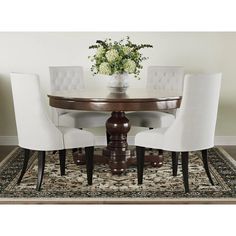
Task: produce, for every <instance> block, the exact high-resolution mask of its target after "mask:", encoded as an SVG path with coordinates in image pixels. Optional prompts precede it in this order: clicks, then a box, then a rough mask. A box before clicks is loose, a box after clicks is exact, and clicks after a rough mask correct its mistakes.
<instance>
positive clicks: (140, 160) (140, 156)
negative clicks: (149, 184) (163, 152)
mask: <svg viewBox="0 0 236 236" xmlns="http://www.w3.org/2000/svg"><path fill="white" fill-rule="evenodd" d="M144 154H145V148H144V147H139V146H137V147H136V155H137V171H138V184H142V183H143V167H144Z"/></svg>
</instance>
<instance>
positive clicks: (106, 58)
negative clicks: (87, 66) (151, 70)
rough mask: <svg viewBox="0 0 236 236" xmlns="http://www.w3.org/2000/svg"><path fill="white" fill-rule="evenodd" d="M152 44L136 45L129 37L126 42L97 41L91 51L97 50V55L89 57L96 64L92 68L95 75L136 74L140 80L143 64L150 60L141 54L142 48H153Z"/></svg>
mask: <svg viewBox="0 0 236 236" xmlns="http://www.w3.org/2000/svg"><path fill="white" fill-rule="evenodd" d="M152 47H153V46H152V45H150V44H140V45H137V44H134V43H132V42H131V41H130V38H129V37H128V36H127V37H126V40H124V39H122V40H120V41H114V42H112V41H111V39H105V40H104V41H102V40H97V41H96V44H95V45H92V46H90V47H89V49H96V54H95V55H93V56H89V59H90V60H91V62H93V63H94V64H93V65H92V67H91V71H92V72H93V75H96V74H103V75H113V74H123V73H128V74H134V76H135V77H136V78H139V77H138V76H139V73H140V70H141V69H142V68H143V66H142V65H141V62H142V61H143V60H146V59H148V57H143V55H142V54H141V53H140V52H139V50H140V49H142V48H152Z"/></svg>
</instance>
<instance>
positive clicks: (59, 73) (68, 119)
mask: <svg viewBox="0 0 236 236" xmlns="http://www.w3.org/2000/svg"><path fill="white" fill-rule="evenodd" d="M49 71H50V80H51V91H52V92H55V91H62V90H78V89H84V88H85V87H84V80H83V67H81V66H51V67H49ZM52 111H53V114H52V117H53V121H54V123H55V124H56V125H57V126H65V127H75V128H90V127H102V126H105V123H106V120H107V119H108V118H109V117H110V114H109V113H105V112H87V111H73V110H67V109H59V108H53V109H52Z"/></svg>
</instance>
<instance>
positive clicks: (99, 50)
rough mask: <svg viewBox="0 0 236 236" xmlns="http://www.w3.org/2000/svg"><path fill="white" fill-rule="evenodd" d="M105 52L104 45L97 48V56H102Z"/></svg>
mask: <svg viewBox="0 0 236 236" xmlns="http://www.w3.org/2000/svg"><path fill="white" fill-rule="evenodd" d="M104 53H105V49H104V48H103V47H102V46H100V47H98V49H97V52H96V57H101V56H102V55H103V54H104Z"/></svg>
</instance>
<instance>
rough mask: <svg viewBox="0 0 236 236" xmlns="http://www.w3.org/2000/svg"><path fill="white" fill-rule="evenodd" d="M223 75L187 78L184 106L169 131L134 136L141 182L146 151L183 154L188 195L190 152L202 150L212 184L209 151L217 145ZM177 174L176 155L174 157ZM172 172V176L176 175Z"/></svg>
mask: <svg viewBox="0 0 236 236" xmlns="http://www.w3.org/2000/svg"><path fill="white" fill-rule="evenodd" d="M220 85H221V74H212V75H186V76H185V79H184V90H183V98H182V102H181V107H180V109H179V112H178V115H177V117H176V119H175V121H174V122H173V124H172V125H171V126H170V127H169V128H161V129H153V130H148V131H143V132H140V133H138V134H137V135H136V136H135V145H136V151H137V162H138V183H139V184H142V181H143V180H142V179H143V162H144V152H145V148H144V147H148V148H156V149H163V150H167V151H171V152H172V154H175V153H176V152H181V156H182V170H183V180H184V186H185V192H189V183H188V157H189V155H188V152H190V151H197V150H201V151H202V158H203V164H204V168H205V170H206V173H207V176H208V178H209V180H210V182H211V183H212V184H214V183H213V181H212V178H211V175H210V172H209V168H208V160H207V149H209V148H212V147H213V146H214V134H215V126H216V118H217V109H218V101H219V94H220ZM172 158H173V159H172V161H173V164H174V166H173V168H174V169H175V171H174V172H175V175H176V174H177V162H178V160H177V155H172ZM174 172H173V173H174Z"/></svg>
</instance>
